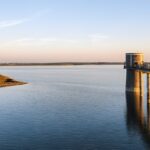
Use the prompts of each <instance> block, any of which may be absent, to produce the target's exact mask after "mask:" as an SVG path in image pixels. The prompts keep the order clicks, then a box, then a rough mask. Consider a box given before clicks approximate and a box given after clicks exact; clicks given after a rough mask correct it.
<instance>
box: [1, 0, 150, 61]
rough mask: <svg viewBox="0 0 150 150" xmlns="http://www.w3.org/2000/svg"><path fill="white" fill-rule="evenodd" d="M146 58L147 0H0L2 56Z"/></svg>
mask: <svg viewBox="0 0 150 150" xmlns="http://www.w3.org/2000/svg"><path fill="white" fill-rule="evenodd" d="M126 52H143V53H144V54H145V61H150V1H149V0H0V62H3V63H6V62H97V61H98V62H100V61H109V62H111V61H124V57H125V53H126Z"/></svg>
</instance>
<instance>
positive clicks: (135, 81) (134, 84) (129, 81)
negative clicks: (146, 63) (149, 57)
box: [126, 69, 143, 95]
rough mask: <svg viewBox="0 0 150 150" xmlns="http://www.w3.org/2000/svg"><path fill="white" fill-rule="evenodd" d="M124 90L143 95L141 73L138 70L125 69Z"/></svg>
mask: <svg viewBox="0 0 150 150" xmlns="http://www.w3.org/2000/svg"><path fill="white" fill-rule="evenodd" d="M126 92H137V93H140V94H141V95H143V73H142V72H141V71H140V70H130V69H127V75H126Z"/></svg>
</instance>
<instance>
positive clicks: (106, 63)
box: [0, 62, 124, 66]
mask: <svg viewBox="0 0 150 150" xmlns="http://www.w3.org/2000/svg"><path fill="white" fill-rule="evenodd" d="M78 65H124V63H123V62H60V63H59V62H58V63H0V66H78Z"/></svg>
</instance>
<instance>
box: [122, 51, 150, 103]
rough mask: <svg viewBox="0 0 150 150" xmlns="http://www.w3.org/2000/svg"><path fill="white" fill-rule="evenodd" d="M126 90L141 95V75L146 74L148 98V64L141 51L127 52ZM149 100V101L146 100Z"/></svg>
mask: <svg viewBox="0 0 150 150" xmlns="http://www.w3.org/2000/svg"><path fill="white" fill-rule="evenodd" d="M124 68H125V69H127V74H126V92H135V93H139V94H140V95H143V87H144V86H143V75H144V74H146V75H147V95H148V98H149V99H150V64H149V63H145V62H144V54H143V53H127V54H126V63H125V66H124ZM148 102H150V101H148Z"/></svg>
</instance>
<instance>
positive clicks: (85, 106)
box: [0, 65, 149, 150]
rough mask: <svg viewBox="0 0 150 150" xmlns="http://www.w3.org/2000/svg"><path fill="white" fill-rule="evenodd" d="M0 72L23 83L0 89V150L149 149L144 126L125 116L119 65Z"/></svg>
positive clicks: (123, 75)
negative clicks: (25, 83) (24, 83)
mask: <svg viewBox="0 0 150 150" xmlns="http://www.w3.org/2000/svg"><path fill="white" fill-rule="evenodd" d="M0 72H1V73H2V74H4V75H9V76H11V77H13V78H15V79H18V80H21V81H25V82H28V83H29V84H27V85H23V86H16V87H7V88H1V89H0V96H1V98H0V149H2V150H7V149H8V150H9V149H10V150H30V149H31V150H34V149H35V150H100V149H106V150H107V149H108V150H109V149H110V150H116V149H121V150H123V149H131V150H133V149H136V150H138V149H139V150H141V149H148V148H149V144H148V143H149V139H148V138H149V135H148V134H143V133H142V132H143V130H142V132H141V129H142V128H144V127H145V124H142V125H141V122H140V121H138V119H134V118H140V117H139V116H140V115H138V114H139V113H134V115H131V113H130V112H133V111H132V108H131V109H129V107H128V105H127V104H128V103H127V102H126V96H125V92H124V91H125V88H124V87H125V70H123V66H111V65H110V66H61V67H60V66H51V67H43V66H42V67H40V66H39V67H1V68H0ZM128 99H133V98H131V97H129V98H128ZM133 105H134V106H133V107H134V108H136V107H137V105H136V104H133ZM132 114H133V113H132ZM144 132H145V133H147V132H148V131H147V130H144ZM145 137H148V138H145ZM147 140H148V142H147Z"/></svg>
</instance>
